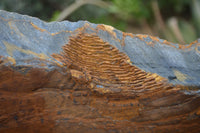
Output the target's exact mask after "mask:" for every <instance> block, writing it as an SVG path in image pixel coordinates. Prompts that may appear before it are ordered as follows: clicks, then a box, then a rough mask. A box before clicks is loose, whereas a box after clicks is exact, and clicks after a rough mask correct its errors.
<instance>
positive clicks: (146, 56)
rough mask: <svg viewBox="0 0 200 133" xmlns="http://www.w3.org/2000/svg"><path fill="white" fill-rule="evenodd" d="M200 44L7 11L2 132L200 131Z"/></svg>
mask: <svg viewBox="0 0 200 133" xmlns="http://www.w3.org/2000/svg"><path fill="white" fill-rule="evenodd" d="M199 42H200V40H196V41H194V42H192V43H190V44H188V45H181V44H174V43H171V42H168V41H166V40H162V39H159V38H158V37H153V36H148V35H138V34H137V35H135V34H131V33H124V32H121V31H119V30H117V29H114V28H113V27H111V26H108V25H103V24H92V23H89V22H87V21H79V22H68V21H63V22H51V23H47V22H44V21H41V20H39V19H37V18H34V17H30V16H26V15H20V14H17V13H10V12H6V11H0V103H1V104H0V132H1V133H4V132H5V133H9V132H10V133H27V132H29V133H44V132H47V133H66V132H67V133H74V132H82V133H84V132H87V133H90V132H91V133H93V132H99V133H104V132H105V133H107V132H111V133H112V132H116V133H117V132H123V133H125V132H127V133H129V132H176V133H177V132H194V133H197V132H200V126H199V124H200V43H199Z"/></svg>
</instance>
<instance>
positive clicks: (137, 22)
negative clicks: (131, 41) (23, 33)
mask: <svg viewBox="0 0 200 133" xmlns="http://www.w3.org/2000/svg"><path fill="white" fill-rule="evenodd" d="M0 9H1V10H7V11H12V12H18V13H21V14H27V15H30V16H35V17H38V18H40V19H42V20H44V21H48V22H50V21H62V20H69V21H78V20H87V21H90V22H92V23H103V24H108V25H111V26H113V27H115V28H117V29H119V30H122V31H125V32H131V33H134V34H149V35H154V36H159V37H160V38H163V39H167V40H169V41H172V42H175V43H181V44H186V43H190V42H192V41H194V40H196V39H197V38H198V37H199V35H200V0H0Z"/></svg>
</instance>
